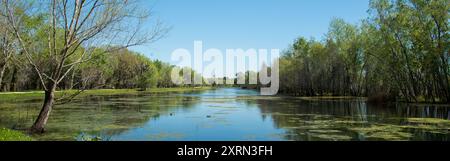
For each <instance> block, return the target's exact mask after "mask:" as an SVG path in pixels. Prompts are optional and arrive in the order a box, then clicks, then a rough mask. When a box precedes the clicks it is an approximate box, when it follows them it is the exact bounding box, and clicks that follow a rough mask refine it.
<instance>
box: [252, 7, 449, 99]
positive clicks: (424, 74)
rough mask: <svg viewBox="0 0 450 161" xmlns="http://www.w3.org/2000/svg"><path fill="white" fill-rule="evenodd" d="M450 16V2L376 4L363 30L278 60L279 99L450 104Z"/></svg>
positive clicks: (336, 31)
mask: <svg viewBox="0 0 450 161" xmlns="http://www.w3.org/2000/svg"><path fill="white" fill-rule="evenodd" d="M449 11H450V2H449V1H448V0H372V1H371V3H370V10H369V11H368V12H369V13H370V17H368V18H367V19H365V20H363V21H362V22H361V23H360V24H358V25H353V24H349V23H346V22H344V21H343V20H342V19H335V20H333V21H332V22H331V25H330V28H329V32H328V34H326V36H325V38H324V39H323V40H314V39H309V40H308V39H305V38H298V39H297V40H296V41H295V42H294V43H293V44H292V46H290V48H289V49H288V50H286V51H285V52H284V54H283V56H282V57H281V59H280V60H279V63H280V92H281V93H284V94H290V95H296V96H324V95H327V96H328V95H329V96H368V97H369V98H370V99H371V100H372V101H382V102H385V101H394V100H401V101H407V102H424V101H426V102H447V103H448V102H450V86H449V84H450V79H449V76H450V72H449V70H450V66H449V48H450V44H449V43H450V42H449V39H450V33H449V24H448V23H449V18H450V17H449ZM246 87H247V86H246ZM253 87H255V86H253Z"/></svg>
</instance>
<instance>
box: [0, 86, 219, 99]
mask: <svg viewBox="0 0 450 161" xmlns="http://www.w3.org/2000/svg"><path fill="white" fill-rule="evenodd" d="M210 89H213V88H212V87H197V88H151V89H147V90H146V91H141V90H138V89H96V90H86V91H84V92H82V93H81V94H79V95H78V96H77V97H86V96H90V95H123V94H151V93H169V92H175V93H176V92H193V91H202V90H210ZM76 92H77V91H76V90H65V91H57V92H56V95H57V97H61V96H63V95H71V94H74V93H76ZM43 97H44V92H43V91H29V92H0V101H21V100H25V99H26V100H29V99H43Z"/></svg>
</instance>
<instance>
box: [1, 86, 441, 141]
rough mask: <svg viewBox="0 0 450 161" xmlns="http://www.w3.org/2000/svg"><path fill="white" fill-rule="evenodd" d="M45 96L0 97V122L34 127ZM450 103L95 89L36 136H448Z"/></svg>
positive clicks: (321, 138)
mask: <svg viewBox="0 0 450 161" xmlns="http://www.w3.org/2000/svg"><path fill="white" fill-rule="evenodd" d="M40 104H41V102H40V100H28V101H20V102H14V101H13V100H12V101H11V102H0V127H7V128H13V129H23V128H26V127H29V126H30V125H31V124H32V122H33V121H34V120H33V119H34V118H35V117H36V115H37V114H38V112H39V107H40ZM449 120H450V107H449V106H445V105H440V106H425V105H421V106H412V105H405V104H392V105H383V106H371V105H368V104H366V102H365V101H364V100H358V99H353V100H303V99H299V98H293V97H266V96H259V95H258V92H257V91H252V90H242V89H236V88H225V89H217V90H208V91H202V92H192V93H170V94H144V95H114V96H95V95H94V96H90V97H87V98H83V99H77V100H75V101H74V102H73V103H71V104H66V105H62V106H57V107H56V108H55V109H54V111H53V113H52V115H51V117H50V120H49V123H48V126H47V130H48V131H47V133H46V134H44V135H36V136H34V137H35V138H37V139H38V140H82V139H83V138H86V137H92V136H99V137H101V138H102V139H103V140H112V141H114V140H131V141H134V140H169V141H171V140H188V141H204V140H206V141H240V140H251V141H260V140H261V141H266V140H275V141H278V140H280V141H283V140H296V141H316V140H318V141H328V140H444V141H449V140H450V121H449Z"/></svg>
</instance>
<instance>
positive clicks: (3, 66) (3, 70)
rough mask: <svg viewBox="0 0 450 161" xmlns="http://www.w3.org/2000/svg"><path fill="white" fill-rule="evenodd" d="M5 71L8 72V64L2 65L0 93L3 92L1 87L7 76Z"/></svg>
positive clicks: (0, 70)
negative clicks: (4, 77)
mask: <svg viewBox="0 0 450 161" xmlns="http://www.w3.org/2000/svg"><path fill="white" fill-rule="evenodd" d="M5 71H6V64H4V65H2V67H1V69H0V91H2V89H1V87H2V83H3V76H4V75H5Z"/></svg>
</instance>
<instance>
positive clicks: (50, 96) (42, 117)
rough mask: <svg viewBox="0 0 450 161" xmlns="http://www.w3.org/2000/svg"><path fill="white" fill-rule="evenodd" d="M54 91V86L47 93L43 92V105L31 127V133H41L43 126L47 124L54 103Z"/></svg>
mask: <svg viewBox="0 0 450 161" xmlns="http://www.w3.org/2000/svg"><path fill="white" fill-rule="evenodd" d="M55 91H56V85H52V87H51V88H49V90H48V91H45V98H44V104H43V106H42V109H41V112H40V113H39V116H38V117H37V119H36V121H35V122H34V124H33V126H32V127H31V132H33V133H43V132H44V128H45V125H46V124H47V121H48V118H49V116H50V112H51V111H52V108H53V104H54V102H55Z"/></svg>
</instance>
